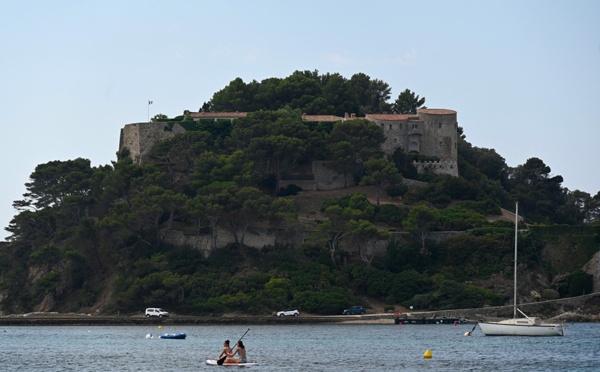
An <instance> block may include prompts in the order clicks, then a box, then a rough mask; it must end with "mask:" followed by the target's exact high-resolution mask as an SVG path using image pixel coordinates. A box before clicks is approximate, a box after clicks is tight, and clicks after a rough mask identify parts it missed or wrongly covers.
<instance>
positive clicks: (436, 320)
mask: <svg viewBox="0 0 600 372" xmlns="http://www.w3.org/2000/svg"><path fill="white" fill-rule="evenodd" d="M466 323H469V320H468V319H465V318H446V317H443V318H436V317H433V318H412V317H405V318H401V317H397V318H394V324H466Z"/></svg>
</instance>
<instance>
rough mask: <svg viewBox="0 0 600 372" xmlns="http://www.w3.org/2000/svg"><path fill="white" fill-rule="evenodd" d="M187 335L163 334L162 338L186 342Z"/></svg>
mask: <svg viewBox="0 0 600 372" xmlns="http://www.w3.org/2000/svg"><path fill="white" fill-rule="evenodd" d="M185 337H186V334H185V333H163V334H162V335H160V338H166V339H172V340H185Z"/></svg>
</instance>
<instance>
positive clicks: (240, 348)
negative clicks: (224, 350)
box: [228, 340, 248, 363]
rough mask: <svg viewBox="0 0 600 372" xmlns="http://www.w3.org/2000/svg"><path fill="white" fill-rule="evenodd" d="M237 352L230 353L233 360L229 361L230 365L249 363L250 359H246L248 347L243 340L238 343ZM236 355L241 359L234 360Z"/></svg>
mask: <svg viewBox="0 0 600 372" xmlns="http://www.w3.org/2000/svg"><path fill="white" fill-rule="evenodd" d="M237 347H238V348H237V350H236V351H235V352H233V353H230V354H229V356H230V357H231V359H229V360H228V362H229V363H248V359H247V358H246V347H245V346H244V343H243V342H242V340H239V341H238V342H237ZM235 354H238V355H239V357H240V359H237V358H234V356H235Z"/></svg>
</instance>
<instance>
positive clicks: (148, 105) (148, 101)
mask: <svg viewBox="0 0 600 372" xmlns="http://www.w3.org/2000/svg"><path fill="white" fill-rule="evenodd" d="M148 122H150V100H148Z"/></svg>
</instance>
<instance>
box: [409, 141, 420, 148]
mask: <svg viewBox="0 0 600 372" xmlns="http://www.w3.org/2000/svg"><path fill="white" fill-rule="evenodd" d="M410 147H418V145H417V143H416V142H414V141H413V142H411V143H410Z"/></svg>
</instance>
